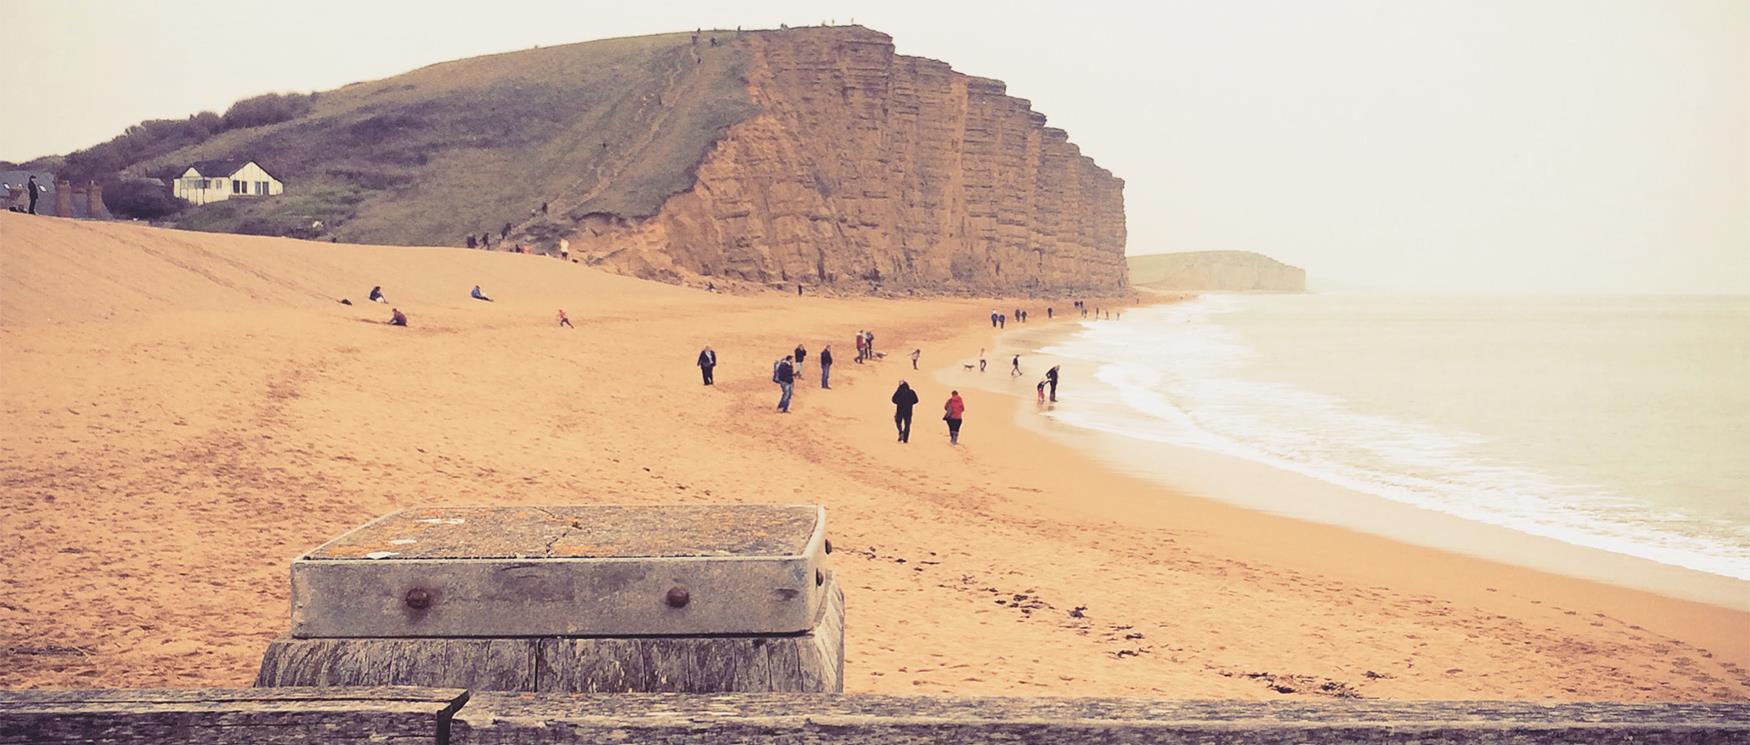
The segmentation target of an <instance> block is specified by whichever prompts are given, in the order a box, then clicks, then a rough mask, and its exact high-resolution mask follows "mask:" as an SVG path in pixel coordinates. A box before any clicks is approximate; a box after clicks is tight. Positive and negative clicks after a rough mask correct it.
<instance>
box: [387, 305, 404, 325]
mask: <svg viewBox="0 0 1750 745" xmlns="http://www.w3.org/2000/svg"><path fill="white" fill-rule="evenodd" d="M389 312H390V313H391V314H392V315H390V316H389V325H390V326H406V325H407V314H406V313H402V312H401V309H400V308H390V309H389Z"/></svg>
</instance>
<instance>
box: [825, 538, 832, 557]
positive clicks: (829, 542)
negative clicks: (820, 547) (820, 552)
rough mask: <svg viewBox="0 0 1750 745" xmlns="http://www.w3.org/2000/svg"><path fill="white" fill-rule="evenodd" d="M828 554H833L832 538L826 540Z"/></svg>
mask: <svg viewBox="0 0 1750 745" xmlns="http://www.w3.org/2000/svg"><path fill="white" fill-rule="evenodd" d="M826 552H827V553H829V554H830V553H832V539H831V538H828V539H826Z"/></svg>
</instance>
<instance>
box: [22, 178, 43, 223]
mask: <svg viewBox="0 0 1750 745" xmlns="http://www.w3.org/2000/svg"><path fill="white" fill-rule="evenodd" d="M24 188H25V189H26V190H28V191H29V192H30V214H33V215H34V214H36V197H37V192H38V191H40V190H41V189H42V187H40V186H37V185H36V177H35V176H31V177H30V183H27V184H25V185H24Z"/></svg>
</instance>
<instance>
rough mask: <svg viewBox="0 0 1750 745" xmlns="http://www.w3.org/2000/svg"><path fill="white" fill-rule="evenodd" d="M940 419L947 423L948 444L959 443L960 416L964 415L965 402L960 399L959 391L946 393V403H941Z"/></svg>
mask: <svg viewBox="0 0 1750 745" xmlns="http://www.w3.org/2000/svg"><path fill="white" fill-rule="evenodd" d="M942 410H943V411H944V412H947V413H945V414H943V415H942V420H943V421H945V422H947V423H948V444H949V445H958V444H960V418H961V417H963V416H965V415H966V402H965V401H962V400H960V391H954V392H952V393H950V394H948V403H945V404H942Z"/></svg>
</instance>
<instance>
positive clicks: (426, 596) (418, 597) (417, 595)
mask: <svg viewBox="0 0 1750 745" xmlns="http://www.w3.org/2000/svg"><path fill="white" fill-rule="evenodd" d="M407 607H409V608H413V609H415V610H425V609H426V608H429V607H431V593H429V592H426V591H424V590H421V589H419V588H417V587H415V588H413V589H411V590H408V591H407Z"/></svg>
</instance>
